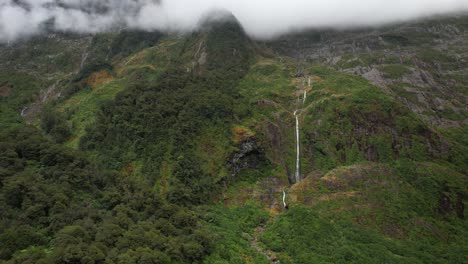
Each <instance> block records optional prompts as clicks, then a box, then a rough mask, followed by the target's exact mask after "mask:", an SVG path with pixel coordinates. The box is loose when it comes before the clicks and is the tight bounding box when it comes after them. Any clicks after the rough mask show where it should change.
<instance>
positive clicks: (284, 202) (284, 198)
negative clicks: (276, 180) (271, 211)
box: [283, 190, 286, 208]
mask: <svg viewBox="0 0 468 264" xmlns="http://www.w3.org/2000/svg"><path fill="white" fill-rule="evenodd" d="M283 206H284V208H286V192H285V191H284V190H283Z"/></svg>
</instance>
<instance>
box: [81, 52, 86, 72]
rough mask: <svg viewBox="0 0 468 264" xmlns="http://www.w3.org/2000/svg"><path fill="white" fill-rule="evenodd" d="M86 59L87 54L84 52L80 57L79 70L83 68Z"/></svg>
mask: <svg viewBox="0 0 468 264" xmlns="http://www.w3.org/2000/svg"><path fill="white" fill-rule="evenodd" d="M86 59H88V52H87V51H85V52H84V53H83V54H82V55H81V63H80V69H83V66H84V64H85V62H86Z"/></svg>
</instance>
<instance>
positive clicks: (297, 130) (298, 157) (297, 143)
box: [294, 110, 301, 183]
mask: <svg viewBox="0 0 468 264" xmlns="http://www.w3.org/2000/svg"><path fill="white" fill-rule="evenodd" d="M294 117H295V118H296V183H297V182H299V181H300V180H301V175H300V170H299V167H300V153H299V150H300V149H299V117H298V115H297V110H296V111H294Z"/></svg>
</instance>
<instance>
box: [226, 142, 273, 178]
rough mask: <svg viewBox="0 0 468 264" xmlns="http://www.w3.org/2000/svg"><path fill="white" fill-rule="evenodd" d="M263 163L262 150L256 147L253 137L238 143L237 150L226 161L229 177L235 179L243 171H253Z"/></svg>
mask: <svg viewBox="0 0 468 264" xmlns="http://www.w3.org/2000/svg"><path fill="white" fill-rule="evenodd" d="M263 162H265V155H264V153H263V150H262V149H261V148H260V147H259V146H258V144H257V141H256V140H255V138H254V137H250V138H247V139H245V140H243V141H242V142H240V143H239V150H238V151H237V152H236V153H234V154H233V155H232V156H231V157H230V158H229V161H228V167H229V169H230V171H231V176H232V177H233V178H235V177H236V176H237V175H238V174H239V173H240V172H241V171H242V170H243V169H247V168H248V169H255V168H258V167H259V166H260V165H261V164H262V163H263Z"/></svg>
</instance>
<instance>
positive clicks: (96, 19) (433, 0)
mask: <svg viewBox="0 0 468 264" xmlns="http://www.w3.org/2000/svg"><path fill="white" fill-rule="evenodd" d="M213 10H226V11H228V12H232V13H233V14H234V15H235V16H236V17H237V18H238V19H239V21H240V22H241V24H242V25H243V27H244V28H245V30H246V31H247V33H248V34H250V35H251V36H253V37H256V38H271V37H275V36H278V35H280V34H284V33H287V32H290V31H297V30H302V29H306V28H323V27H332V28H349V27H359V26H375V25H381V24H386V23H393V22H400V21H406V20H411V19H417V18H421V17H426V16H431V15H443V14H449V13H454V12H468V0H392V1H389V0H0V42H6V41H14V40H16V39H18V38H21V37H28V36H31V35H33V34H40V33H41V32H44V31H45V30H46V29H49V30H56V31H73V32H80V33H96V32H103V31H110V30H113V29H116V28H123V27H125V28H138V29H144V30H162V31H192V30H196V29H197V27H198V25H199V24H200V20H201V19H203V18H204V17H205V15H206V14H207V13H210V12H212V11H213Z"/></svg>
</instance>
